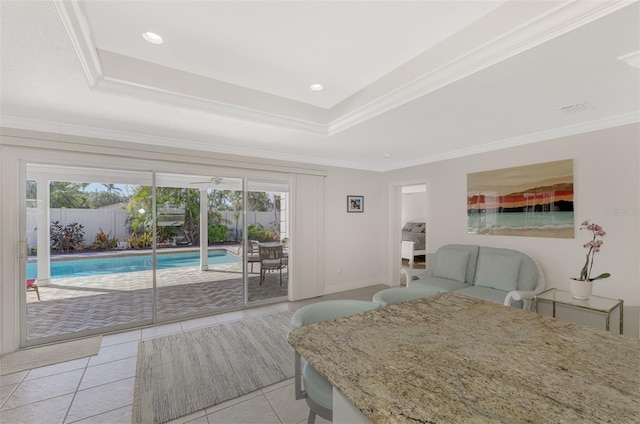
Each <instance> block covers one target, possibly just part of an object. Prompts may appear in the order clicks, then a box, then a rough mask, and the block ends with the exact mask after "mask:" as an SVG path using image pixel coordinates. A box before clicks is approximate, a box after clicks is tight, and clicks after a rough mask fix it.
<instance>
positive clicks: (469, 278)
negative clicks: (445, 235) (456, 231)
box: [434, 244, 479, 284]
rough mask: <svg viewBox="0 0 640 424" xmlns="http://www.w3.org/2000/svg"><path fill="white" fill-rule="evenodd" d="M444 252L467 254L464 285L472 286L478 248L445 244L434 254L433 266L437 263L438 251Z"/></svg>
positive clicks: (468, 245)
mask: <svg viewBox="0 0 640 424" xmlns="http://www.w3.org/2000/svg"><path fill="white" fill-rule="evenodd" d="M444 250H456V251H458V252H469V260H468V261H467V275H466V277H465V279H464V282H465V283H468V284H473V279H474V276H475V275H476V264H477V262H478V250H479V246H477V245H474V244H447V245H445V246H442V247H440V248H439V249H438V250H437V251H436V254H435V257H434V264H437V263H438V257H439V256H440V251H444Z"/></svg>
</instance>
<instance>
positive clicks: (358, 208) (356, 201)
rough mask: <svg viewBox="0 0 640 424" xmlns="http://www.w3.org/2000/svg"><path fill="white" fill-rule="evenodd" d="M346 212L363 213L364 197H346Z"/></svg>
mask: <svg viewBox="0 0 640 424" xmlns="http://www.w3.org/2000/svg"><path fill="white" fill-rule="evenodd" d="M347 212H364V196H347Z"/></svg>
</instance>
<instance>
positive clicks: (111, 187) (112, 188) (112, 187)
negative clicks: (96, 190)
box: [101, 183, 124, 194]
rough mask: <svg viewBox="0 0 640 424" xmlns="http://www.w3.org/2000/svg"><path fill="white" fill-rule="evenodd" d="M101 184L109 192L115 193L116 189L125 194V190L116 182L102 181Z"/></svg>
mask: <svg viewBox="0 0 640 424" xmlns="http://www.w3.org/2000/svg"><path fill="white" fill-rule="evenodd" d="M101 185H103V186H104V187H105V188H106V189H107V193H113V192H114V191H117V192H118V193H120V194H124V192H123V191H122V189H121V188H120V187H116V185H115V184H105V183H101Z"/></svg>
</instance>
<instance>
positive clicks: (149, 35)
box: [142, 31, 164, 44]
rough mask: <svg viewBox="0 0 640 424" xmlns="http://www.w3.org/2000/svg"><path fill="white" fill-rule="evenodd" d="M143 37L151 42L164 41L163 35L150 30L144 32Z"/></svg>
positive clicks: (159, 42)
mask: <svg viewBox="0 0 640 424" xmlns="http://www.w3.org/2000/svg"><path fill="white" fill-rule="evenodd" d="M142 38H144V39H145V40H146V41H148V42H150V43H151V44H162V43H164V40H163V39H162V37H161V36H159V35H158V34H156V33H155V32H150V31H147V32H144V33H143V34H142Z"/></svg>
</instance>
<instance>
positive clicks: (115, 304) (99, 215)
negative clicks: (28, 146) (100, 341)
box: [18, 164, 153, 345]
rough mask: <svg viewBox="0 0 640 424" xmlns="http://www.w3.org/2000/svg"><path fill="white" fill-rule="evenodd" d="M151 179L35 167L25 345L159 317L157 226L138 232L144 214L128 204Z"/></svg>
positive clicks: (30, 178) (29, 186)
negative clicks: (155, 256)
mask: <svg viewBox="0 0 640 424" xmlns="http://www.w3.org/2000/svg"><path fill="white" fill-rule="evenodd" d="M151 183H152V174H151V173H148V172H147V173H144V172H130V173H128V174H127V175H123V174H122V173H121V172H119V171H117V170H100V171H97V170H95V169H86V168H79V167H60V166H51V165H38V164H28V165H27V167H26V187H25V189H26V199H27V205H26V217H25V219H24V221H23V222H25V223H26V228H25V229H24V231H25V234H26V238H25V250H26V254H27V256H26V258H25V259H26V260H25V261H24V264H23V266H24V267H25V272H24V275H25V277H26V278H25V280H26V281H19V282H18V283H19V284H24V285H25V286H26V298H25V307H24V308H23V310H24V324H25V325H24V326H23V327H24V329H23V344H24V345H29V344H33V343H37V342H45V341H49V340H52V341H53V340H58V339H64V338H68V337H70V336H82V335H86V334H92V333H96V332H98V331H107V330H117V329H120V328H126V327H130V326H135V325H143V324H148V323H151V322H152V319H153V293H152V287H153V270H152V255H151V250H150V248H151V240H152V239H151V232H150V227H149V226H146V227H144V228H143V227H142V226H141V227H140V233H139V234H135V232H132V230H131V229H132V225H133V222H132V221H131V219H130V218H131V216H132V215H135V214H140V213H141V212H140V211H137V210H136V211H130V210H129V206H130V205H129V203H128V199H129V197H130V196H131V195H132V193H134V192H137V191H139V190H140V187H145V186H150V185H151ZM139 198H140V199H141V201H142V203H144V204H150V203H151V192H149V191H147V192H144V193H140V194H139ZM131 246H137V247H140V249H139V250H137V251H136V254H135V255H133V254H128V252H130V250H129V248H130V247H131Z"/></svg>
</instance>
